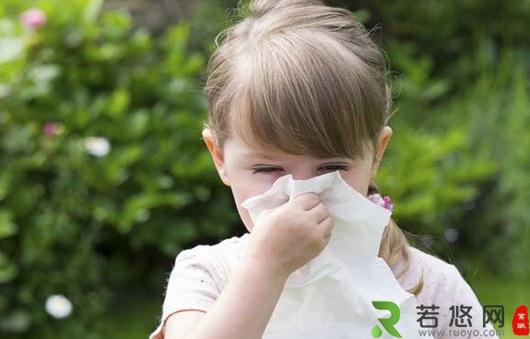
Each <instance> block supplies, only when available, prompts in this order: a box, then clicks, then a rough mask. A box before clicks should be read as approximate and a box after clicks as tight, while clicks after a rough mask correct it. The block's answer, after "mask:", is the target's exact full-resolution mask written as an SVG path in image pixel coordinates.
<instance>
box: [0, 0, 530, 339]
mask: <svg viewBox="0 0 530 339" xmlns="http://www.w3.org/2000/svg"><path fill="white" fill-rule="evenodd" d="M329 3H330V4H332V5H339V6H344V7H348V8H350V9H352V10H353V11H355V13H356V15H357V17H358V18H359V19H360V20H361V21H363V23H365V25H366V26H367V27H368V28H374V27H376V26H377V24H379V23H381V24H382V25H381V26H380V29H374V30H373V34H374V38H375V39H379V41H380V42H381V44H382V46H384V49H385V51H386V52H387V54H388V57H389V62H390V66H391V70H392V74H391V78H392V85H393V89H394V96H395V105H396V107H397V108H398V111H397V113H396V114H395V115H394V117H393V118H392V120H391V122H390V125H391V126H392V128H393V129H394V136H393V138H392V141H391V143H390V146H389V148H388V150H387V152H386V154H385V158H384V161H383V165H382V168H381V170H380V173H379V176H378V178H377V179H378V180H377V182H378V185H379V187H380V188H381V190H382V193H383V194H388V195H390V196H392V199H393V201H394V203H395V206H396V209H395V212H394V215H393V217H394V219H395V220H396V221H397V223H398V225H400V226H401V227H402V228H403V229H405V230H406V231H408V232H411V233H412V234H414V236H411V241H412V242H413V243H414V244H415V245H416V246H418V247H420V248H422V249H425V250H427V251H432V252H434V253H436V254H437V255H438V256H440V257H442V258H444V259H446V260H448V261H451V262H453V263H455V264H456V265H457V266H458V267H459V268H460V269H461V271H462V272H464V274H465V276H466V277H467V278H469V279H472V278H473V277H474V275H475V274H476V271H477V270H478V269H481V270H485V271H487V272H488V273H487V274H488V275H487V276H488V277H489V276H490V275H497V276H502V281H503V282H512V281H517V280H521V279H522V280H523V281H524V279H528V276H530V273H529V271H528V270H529V268H528V260H529V258H530V253H529V252H528V251H529V250H528V249H529V248H530V246H529V245H530V244H529V239H530V234H529V231H528V226H529V220H530V209H528V207H527V206H528V204H529V203H530V193H529V192H530V176H529V174H530V152H529V150H530V134H529V133H527V131H526V129H527V126H529V125H530V101H529V83H528V80H529V62H530V54H529V50H528V42H529V41H528V40H529V38H528V35H527V33H526V27H527V24H526V23H527V22H528V20H529V19H530V3H529V2H528V1H505V2H501V3H499V2H494V1H478V0H468V1H444V2H435V1H424V2H418V1H413V0H400V1H383V0H379V1H374V2H369V3H364V2H360V1H359V2H356V1H329ZM102 6H103V2H102V1H98V0H72V1H69V2H68V5H67V6H66V5H64V3H62V2H59V1H53V0H41V1H30V0H22V1H17V0H5V1H2V3H0V164H1V165H0V334H1V335H2V336H4V335H5V336H6V337H7V336H9V337H13V338H22V337H24V338H27V337H39V338H48V337H49V338H52V337H53V338H62V337H65V338H66V337H69V338H70V337H78V338H102V337H109V331H110V330H113V331H115V333H116V334H115V335H114V336H111V337H116V338H118V337H120V334H118V333H120V332H119V330H118V329H117V328H119V325H116V326H114V323H113V321H114V320H116V323H118V322H119V321H120V320H119V319H121V321H123V322H124V323H126V322H129V320H128V319H129V316H127V317H126V318H123V319H122V318H120V317H116V318H112V317H111V318H110V320H107V321H104V320H102V319H104V318H106V317H107V316H109V315H110V314H112V311H113V310H116V309H123V304H124V303H125V304H126V303H127V300H128V299H131V295H132V296H137V297H138V300H142V301H143V300H153V301H152V302H151V303H150V305H154V306H152V307H153V308H152V310H153V312H155V314H152V313H151V314H146V313H145V308H142V307H140V308H139V310H138V311H137V312H136V313H135V315H130V317H133V318H134V317H136V318H138V317H139V318H140V319H143V321H144V322H145V323H146V324H148V325H147V326H151V327H152V328H154V326H156V320H157V319H156V317H157V316H158V315H159V314H156V312H158V309H159V307H160V306H161V302H162V299H161V298H162V292H163V288H164V281H165V278H166V277H167V274H168V272H169V270H170V268H171V262H172V260H173V259H174V257H175V256H176V254H177V253H178V252H179V251H180V250H182V249H183V248H188V247H191V246H193V245H195V244H199V243H211V244H213V243H216V242H218V241H219V240H221V239H223V238H226V237H229V236H232V235H240V234H242V233H243V232H244V228H243V226H242V224H241V222H240V221H239V217H238V215H237V211H236V210H235V208H234V206H233V201H232V197H231V193H230V191H229V189H228V188H227V187H225V186H224V185H222V183H221V182H220V180H219V179H218V177H217V174H216V172H215V169H214V167H213V164H212V163H211V160H210V158H209V155H208V153H207V151H206V148H205V147H204V145H203V142H202V140H201V134H200V131H201V119H203V118H204V117H205V114H206V108H205V102H204V98H203V96H202V89H201V86H202V84H203V81H204V76H205V74H204V71H205V65H206V61H207V58H208V54H209V53H210V52H211V48H212V46H213V39H214V37H215V34H217V33H218V32H219V31H220V30H221V29H222V28H223V27H225V26H226V25H228V24H229V23H230V22H231V21H233V20H236V19H237V16H235V15H234V12H233V11H227V10H226V9H228V8H233V7H234V6H235V1H227V0H210V1H200V2H198V4H197V8H196V10H195V12H194V14H193V17H190V18H189V19H188V20H182V21H181V22H178V23H175V25H173V26H170V27H168V28H167V30H166V32H165V33H164V34H163V35H161V36H154V35H153V34H151V33H150V32H148V31H147V30H145V29H143V28H142V27H136V26H135V25H134V23H133V21H132V19H131V16H130V15H129V13H128V12H127V11H125V10H123V11H116V10H112V11H109V10H102ZM30 7H38V8H41V9H42V10H43V11H44V12H45V13H46V16H47V22H46V24H45V25H44V26H43V27H40V28H38V29H36V30H29V29H27V28H24V27H23V26H22V25H21V23H20V22H19V15H20V13H22V12H23V11H24V10H26V9H28V8H30ZM50 124H51V125H52V126H54V128H55V130H54V133H52V134H49V133H46V131H45V129H46V127H47V126H50ZM91 137H99V138H103V140H106V141H107V142H108V143H109V145H110V150H109V152H108V154H105V155H104V156H98V155H93V154H91V153H90V150H89V148H88V146H87V140H90V139H88V138H91ZM100 140H102V139H100ZM448 230H449V232H448ZM450 235H451V236H450ZM455 235H456V236H455ZM484 276H486V275H484ZM484 290H487V286H486V287H485V288H484ZM52 294H63V295H65V296H67V297H68V299H70V300H71V301H72V303H73V305H74V310H73V313H72V314H71V316H70V317H68V318H66V319H60V320H57V319H53V318H52V317H51V316H50V315H48V314H47V313H46V311H45V309H44V307H43V305H44V303H45V301H46V298H47V297H48V296H50V295H52ZM153 295H154V296H156V298H158V299H153V298H151V296H153ZM523 297H524V295H523ZM526 297H528V294H526ZM496 301H497V302H500V303H502V302H503V301H502V300H496ZM527 301H528V300H527ZM521 302H524V300H521ZM120 305H122V306H121V308H120ZM123 317H124V316H123ZM109 324H112V325H109ZM133 328H134V327H133ZM135 331H136V333H135V335H136V337H146V336H147V333H138V331H141V330H138V329H136V328H135ZM121 336H123V337H125V338H131V337H133V336H132V335H131V334H121Z"/></svg>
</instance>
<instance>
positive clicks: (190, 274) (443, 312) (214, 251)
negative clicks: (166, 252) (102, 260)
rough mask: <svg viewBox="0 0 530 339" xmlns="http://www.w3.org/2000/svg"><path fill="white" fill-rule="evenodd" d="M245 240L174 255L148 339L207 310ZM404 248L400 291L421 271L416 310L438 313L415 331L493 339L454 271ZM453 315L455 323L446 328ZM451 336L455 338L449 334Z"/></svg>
mask: <svg viewBox="0 0 530 339" xmlns="http://www.w3.org/2000/svg"><path fill="white" fill-rule="evenodd" d="M249 235H250V233H245V234H244V235H243V236H241V237H232V238H229V239H225V240H223V241H221V242H219V243H217V244H215V245H198V246H195V247H193V248H191V249H187V250H183V251H181V252H180V253H179V254H178V255H177V257H176V259H175V264H174V266H173V269H172V270H171V274H170V276H169V279H168V281H167V285H166V293H165V298H164V304H163V307H162V316H161V318H160V321H159V325H158V327H157V328H156V330H155V331H154V332H153V333H151V335H150V336H149V339H163V338H164V336H163V333H162V332H161V330H162V326H163V324H164V322H165V321H166V319H167V318H168V317H169V316H170V315H171V314H173V313H174V312H177V311H180V310H186V309H194V310H203V311H208V309H209V308H210V307H211V306H212V305H213V303H214V302H215V300H216V299H217V297H219V295H220V294H221V292H222V290H223V288H224V286H226V284H227V283H228V280H229V278H230V276H231V274H232V272H233V271H234V268H235V267H236V266H237V265H238V264H239V263H240V261H241V259H242V258H241V254H242V250H243V248H244V247H243V246H244V244H245V243H246V241H248V236H249ZM409 248H410V260H411V266H410V269H409V271H407V272H406V273H404V274H403V276H402V277H400V279H398V282H399V283H400V285H401V287H403V288H404V289H406V290H408V289H411V288H412V287H414V286H415V285H416V284H417V283H418V281H419V277H420V276H421V272H422V270H423V281H424V285H423V288H422V290H421V292H420V293H419V295H418V296H417V297H416V302H417V305H418V306H419V305H425V306H427V305H428V306H432V305H435V306H438V307H439V308H437V309H436V310H435V311H434V312H438V314H436V315H434V317H436V318H438V327H436V328H429V327H427V326H429V325H431V326H433V322H432V317H433V315H432V313H431V312H432V311H431V310H429V313H428V314H429V315H428V316H427V317H428V318H429V317H430V318H431V320H425V321H424V322H423V323H420V322H419V323H420V324H424V325H423V326H425V327H421V325H420V330H425V331H431V332H429V333H428V334H429V335H431V336H432V337H433V338H435V339H448V338H462V337H465V338H470V337H472V338H498V337H497V336H496V335H495V333H494V330H493V327H492V326H491V325H490V324H489V323H488V324H487V325H486V327H483V326H482V322H483V315H482V306H481V304H480V302H479V301H478V299H477V297H476V295H475V293H474V292H473V290H472V289H471V287H470V286H469V285H468V283H467V282H466V281H465V280H464V278H463V277H462V275H461V274H460V272H459V271H458V269H457V268H456V267H455V266H454V265H451V264H448V263H446V262H445V261H443V260H441V259H438V258H436V257H434V256H432V255H430V254H427V253H425V252H422V251H421V250H419V249H417V248H415V247H412V246H410V247H409ZM402 264H403V263H397V265H396V267H391V268H392V271H393V272H394V273H399V272H400V271H401V269H402ZM459 305H464V306H466V307H467V306H471V312H470V314H471V316H472V318H471V326H469V324H468V321H467V319H468V318H466V317H464V318H458V317H459V316H461V315H462V312H463V311H465V310H462V309H460V306H459ZM452 306H455V307H453V310H451V309H450V308H451V307H452ZM457 309H458V310H457ZM418 312H420V311H418ZM453 313H454V315H455V316H454V317H453V318H455V320H453V324H450V322H451V320H452V315H453ZM419 317H420V316H419V315H418V318H419ZM455 321H456V322H457V324H455V323H454V322H455ZM457 325H460V327H458V326H457ZM456 331H459V333H456V334H455V333H454V332H456ZM463 331H465V332H463ZM463 333H466V334H465V335H464V334H463ZM423 336H426V334H425V335H423Z"/></svg>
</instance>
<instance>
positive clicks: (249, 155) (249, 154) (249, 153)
mask: <svg viewBox="0 0 530 339" xmlns="http://www.w3.org/2000/svg"><path fill="white" fill-rule="evenodd" d="M242 155H243V157H245V158H254V159H266V160H275V159H273V158H272V157H270V156H268V155H267V154H266V153H263V152H252V151H247V152H243V154H242Z"/></svg>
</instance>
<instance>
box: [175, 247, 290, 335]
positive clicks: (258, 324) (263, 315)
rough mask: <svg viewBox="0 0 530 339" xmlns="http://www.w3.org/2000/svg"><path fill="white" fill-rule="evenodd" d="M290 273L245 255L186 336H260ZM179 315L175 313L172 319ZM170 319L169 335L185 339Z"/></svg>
mask: <svg viewBox="0 0 530 339" xmlns="http://www.w3.org/2000/svg"><path fill="white" fill-rule="evenodd" d="M288 276H289V274H288V273H287V272H283V271H281V270H280V269H276V268H274V266H271V265H267V264H266V262H264V261H258V260H255V259H253V258H252V257H248V258H245V259H244V260H243V261H242V262H241V265H239V267H238V268H237V270H236V271H235V272H234V274H233V275H232V277H231V278H230V280H229V281H228V283H227V285H226V286H225V288H224V289H223V292H222V293H221V294H220V295H219V298H218V299H217V300H216V302H215V303H214V304H213V306H212V307H211V308H210V310H209V311H208V312H207V313H206V314H204V315H203V316H202V318H201V320H200V321H199V322H198V323H197V324H196V325H195V327H194V328H193V329H192V330H191V332H190V333H189V334H188V335H187V336H186V337H185V339H211V338H216V339H224V338H226V339H238V338H245V339H254V338H255V339H260V338H261V336H262V335H263V332H264V331H265V328H266V326H267V324H268V322H269V319H270V317H271V315H272V312H273V311H274V308H275V306H276V303H277V302H278V299H279V297H280V295H281V292H282V289H283V286H284V285H285V282H286V280H287V277H288ZM178 316H179V314H174V315H173V316H172V317H171V318H176V317H178ZM169 320H170V321H176V319H169ZM170 321H168V326H167V327H166V333H165V338H166V339H183V338H179V337H177V335H176V334H172V326H171V324H170ZM173 331H175V332H176V330H173Z"/></svg>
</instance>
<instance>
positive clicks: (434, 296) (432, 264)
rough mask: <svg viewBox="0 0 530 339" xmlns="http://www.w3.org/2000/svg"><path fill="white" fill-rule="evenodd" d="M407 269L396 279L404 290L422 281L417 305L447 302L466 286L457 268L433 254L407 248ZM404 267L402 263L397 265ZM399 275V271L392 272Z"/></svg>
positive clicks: (414, 248)
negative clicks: (408, 262) (408, 261)
mask: <svg viewBox="0 0 530 339" xmlns="http://www.w3.org/2000/svg"><path fill="white" fill-rule="evenodd" d="M409 259H410V266H409V269H408V270H407V271H406V272H405V273H403V277H402V278H401V279H398V280H399V281H400V284H401V285H402V287H403V288H404V289H407V290H408V289H411V288H413V287H414V286H416V285H417V284H418V282H419V281H420V280H423V287H422V289H421V291H420V293H419V294H418V296H417V299H418V304H420V303H424V304H429V305H431V304H432V303H433V302H436V301H438V302H441V301H444V302H447V301H448V300H450V299H451V298H450V297H452V296H453V295H454V293H455V292H456V290H457V289H458V288H462V287H463V286H464V285H467V282H466V281H465V279H464V278H463V277H462V275H461V274H460V272H459V271H458V269H457V267H456V266H455V265H453V264H451V263H448V262H446V261H444V260H442V259H440V258H438V257H436V256H435V255H434V254H429V253H426V252H424V251H422V250H420V249H418V248H416V247H413V246H409ZM398 267H399V269H402V267H404V265H403V263H401V265H398ZM394 272H395V273H396V272H397V273H399V270H394Z"/></svg>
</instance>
